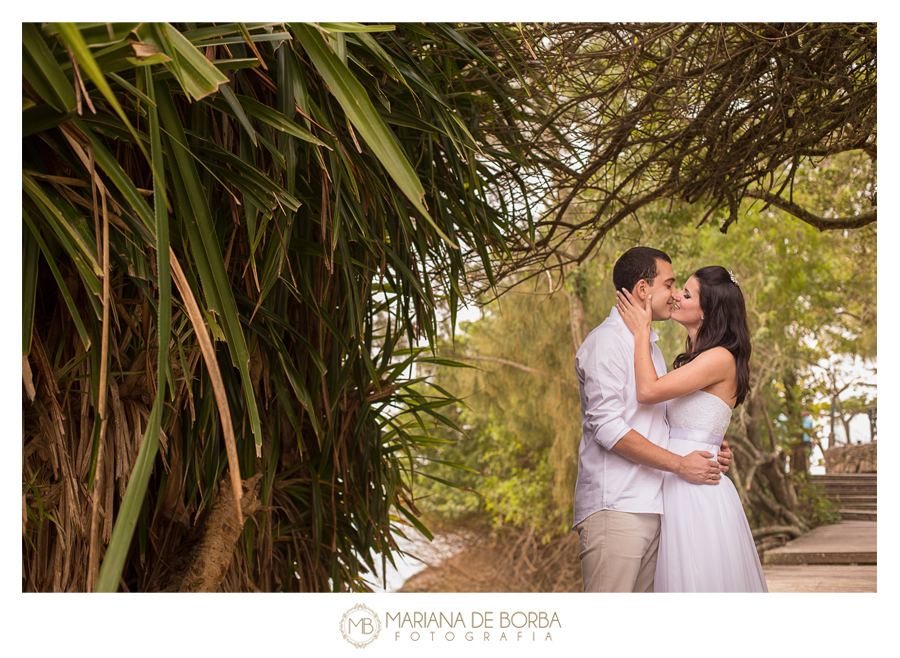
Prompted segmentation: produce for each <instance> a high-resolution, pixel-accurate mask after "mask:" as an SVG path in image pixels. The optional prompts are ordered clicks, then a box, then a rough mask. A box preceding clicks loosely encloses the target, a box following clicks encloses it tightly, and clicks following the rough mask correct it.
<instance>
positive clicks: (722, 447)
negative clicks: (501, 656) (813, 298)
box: [574, 247, 768, 592]
mask: <svg viewBox="0 0 900 658" xmlns="http://www.w3.org/2000/svg"><path fill="white" fill-rule="evenodd" d="M613 283H614V284H615V286H616V291H617V297H618V303H617V305H616V307H615V308H613V309H612V311H611V312H610V314H609V317H608V318H607V319H606V320H604V321H603V323H602V324H601V325H600V326H598V327H597V328H596V329H594V330H593V331H592V332H591V333H590V334H589V335H588V337H587V338H586V339H585V341H584V343H583V344H582V345H581V347H580V348H579V349H578V352H577V353H576V355H575V370H576V372H577V375H578V385H579V390H580V394H581V416H582V437H581V444H580V447H579V453H578V480H577V484H576V486H575V526H574V527H575V530H577V531H578V535H579V558H580V559H581V573H582V579H583V582H584V589H585V591H587V592H654V591H655V592H765V591H768V590H767V588H766V581H765V577H764V576H763V572H762V567H761V565H760V562H759V557H758V555H757V553H756V548H755V546H754V543H753V536H752V534H751V532H750V526H749V524H748V523H747V519H746V517H745V515H744V510H743V507H742V506H741V501H740V498H739V496H738V493H737V491H736V490H735V488H734V485H733V484H732V483H731V480H729V479H728V478H723V477H722V475H721V474H722V473H724V472H725V471H727V470H728V467H729V466H730V465H731V462H732V460H733V458H734V455H733V454H732V453H731V451H730V450H729V449H728V444H727V443H726V442H724V440H723V437H724V435H725V431H726V430H727V428H728V425H729V423H730V422H731V412H732V409H733V408H734V407H735V406H737V405H739V404H741V402H743V401H744V398H745V396H746V395H747V393H748V392H749V390H750V381H749V380H750V369H749V361H750V333H749V330H748V328H747V311H746V308H745V305H744V298H743V295H742V294H741V290H740V286H739V285H738V283H737V281H736V280H735V279H734V277H733V276H732V275H731V274H730V273H729V272H728V271H727V270H725V269H724V268H722V267H719V266H711V267H703V268H701V269H699V270H697V271H696V272H695V273H694V274H693V276H691V277H690V278H689V279H688V280H687V282H686V283H685V284H684V288H683V289H682V290H680V291H679V290H677V289H676V287H675V272H674V270H673V268H672V261H671V259H670V258H669V257H668V256H667V255H666V254H665V253H664V252H662V251H660V250H658V249H651V248H649V247H634V248H632V249H629V250H628V251H627V252H625V253H624V254H623V255H622V256H621V257H620V258H619V260H618V261H616V264H615V267H614V268H613ZM669 318H671V319H673V320H675V321H676V322H678V323H679V324H681V325H682V326H683V327H684V328H685V329H686V330H687V334H688V336H687V343H686V348H685V351H684V352H683V353H682V354H679V355H678V356H677V357H676V358H675V364H674V365H675V369H674V370H673V371H672V372H670V373H667V372H666V363H665V360H664V359H663V355H662V353H661V352H660V350H659V347H657V346H656V341H657V339H658V336H657V335H656V332H655V331H653V329H652V328H651V326H650V323H651V321H653V320H655V321H665V320H668V319H669Z"/></svg>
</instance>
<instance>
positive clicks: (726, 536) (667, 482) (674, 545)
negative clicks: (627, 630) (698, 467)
mask: <svg viewBox="0 0 900 658" xmlns="http://www.w3.org/2000/svg"><path fill="white" fill-rule="evenodd" d="M666 418H667V420H668V422H669V451H670V452H674V453H676V454H678V455H686V454H688V453H690V452H693V451H694V450H705V451H707V452H711V453H713V454H714V455H715V454H717V453H718V451H719V446H720V445H721V444H722V437H723V436H724V435H725V431H726V430H727V429H728V425H729V424H730V423H731V407H729V406H728V405H727V404H726V403H725V402H724V401H723V400H721V399H720V398H719V397H717V396H715V395H713V394H712V393H707V392H706V391H694V392H693V393H688V394H687V395H684V396H682V397H680V398H676V399H675V400H670V401H669V403H668V407H667V410H666ZM663 504H664V509H665V513H664V514H663V515H662V529H661V534H660V539H659V557H658V559H657V562H656V577H655V583H654V591H656V592H768V591H769V590H768V588H767V587H766V579H765V577H764V576H763V571H762V566H761V565H760V563H759V556H758V555H757V553H756V547H755V546H754V545H753V536H752V535H751V533H750V525H749V524H748V523H747V517H746V516H745V514H744V509H743V507H742V506H741V499H740V497H739V496H738V493H737V490H736V489H735V488H734V484H732V482H731V480H729V479H728V478H727V477H725V476H723V477H722V479H721V480H719V484H718V485H708V484H691V483H689V482H687V481H685V480H682V479H681V478H680V477H678V476H677V475H674V474H673V473H666V474H665V476H664V479H663Z"/></svg>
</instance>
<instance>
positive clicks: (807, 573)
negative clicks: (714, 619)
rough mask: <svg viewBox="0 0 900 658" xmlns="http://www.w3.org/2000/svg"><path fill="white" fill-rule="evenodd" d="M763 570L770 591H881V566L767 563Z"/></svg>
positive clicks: (818, 592)
mask: <svg viewBox="0 0 900 658" xmlns="http://www.w3.org/2000/svg"><path fill="white" fill-rule="evenodd" d="M763 572H764V573H765V575H766V585H768V587H769V592H771V593H790V592H801V593H802V592H809V593H816V594H822V593H844V592H877V591H878V567H877V566H874V565H871V566H849V565H802V566H777V565H766V566H764V567H763Z"/></svg>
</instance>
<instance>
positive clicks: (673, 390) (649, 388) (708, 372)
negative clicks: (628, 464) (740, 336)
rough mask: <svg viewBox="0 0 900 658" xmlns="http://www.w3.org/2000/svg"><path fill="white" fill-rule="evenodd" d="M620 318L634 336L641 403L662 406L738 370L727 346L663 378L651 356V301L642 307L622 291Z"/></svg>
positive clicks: (635, 369) (639, 400)
mask: <svg viewBox="0 0 900 658" xmlns="http://www.w3.org/2000/svg"><path fill="white" fill-rule="evenodd" d="M618 297H619V304H618V309H619V315H621V316H622V320H623V321H624V322H625V324H626V325H627V326H628V328H629V329H630V330H631V333H633V334H634V377H635V382H636V384H637V400H638V402H640V403H641V404H658V403H660V402H665V401H666V400H673V399H675V398H677V397H680V396H682V395H685V394H687V393H691V392H693V391H698V390H700V389H701V388H706V387H707V386H711V385H712V384H717V383H719V382H721V381H723V380H724V379H725V378H726V377H727V376H728V374H729V372H733V370H734V357H733V356H732V355H731V353H730V352H729V351H728V350H726V349H725V348H724V347H714V348H713V349H711V350H707V351H705V352H703V353H702V354H700V355H699V356H697V357H696V358H695V359H694V360H693V361H691V362H690V363H687V364H685V365H683V366H682V367H680V368H678V369H677V370H673V371H671V372H669V373H667V374H665V375H663V376H662V377H659V376H658V375H657V374H656V368H654V366H653V360H652V359H651V357H650V321H651V317H652V312H651V310H650V298H649V297H648V298H647V301H646V303H645V305H644V307H641V306H640V305H639V304H638V303H637V302H636V300H635V299H634V297H632V296H631V294H630V293H628V292H627V291H626V292H625V293H622V292H618Z"/></svg>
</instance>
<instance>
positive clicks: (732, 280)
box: [728, 270, 741, 288]
mask: <svg viewBox="0 0 900 658" xmlns="http://www.w3.org/2000/svg"><path fill="white" fill-rule="evenodd" d="M728 276H730V277H731V282H732V283H733V284H734V285H736V286H737V287H738V288H740V287H741V284H740V283H738V280H737V279H735V278H734V272H732V271H731V270H728Z"/></svg>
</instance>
